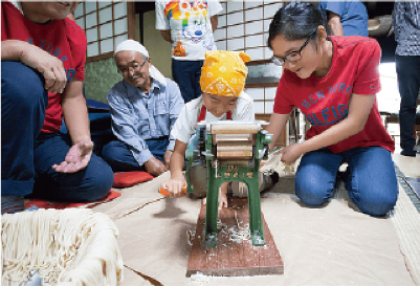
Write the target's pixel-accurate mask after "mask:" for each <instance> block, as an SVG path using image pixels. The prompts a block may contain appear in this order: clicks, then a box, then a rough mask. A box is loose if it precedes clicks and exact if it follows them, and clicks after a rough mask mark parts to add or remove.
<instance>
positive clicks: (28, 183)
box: [1, 61, 113, 201]
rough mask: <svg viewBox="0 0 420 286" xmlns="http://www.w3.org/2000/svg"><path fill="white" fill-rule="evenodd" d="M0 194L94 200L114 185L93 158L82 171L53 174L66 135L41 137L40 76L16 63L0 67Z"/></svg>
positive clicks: (63, 151)
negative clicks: (0, 156) (0, 134)
mask: <svg viewBox="0 0 420 286" xmlns="http://www.w3.org/2000/svg"><path fill="white" fill-rule="evenodd" d="M1 69H2V75H1V87H2V90H1V92H2V93H1V101H2V104H1V120H2V122H1V127H2V131H1V132H2V137H1V144H2V145H1V155H2V158H1V193H2V196H25V195H29V194H31V193H33V197H37V198H42V199H50V200H56V201H63V200H65V201H94V200H98V199H100V198H102V197H104V196H105V195H106V194H107V192H108V191H109V190H110V188H111V186H112V184H113V173H112V170H111V168H110V167H109V166H108V165H107V164H106V163H105V162H104V161H103V160H102V159H100V158H99V157H97V156H95V155H92V158H91V160H90V162H89V165H88V166H87V168H85V169H84V170H81V171H79V172H76V173H72V174H64V173H57V172H55V171H54V170H53V169H51V166H52V165H53V164H57V163H61V162H62V161H64V158H65V156H66V154H67V152H68V151H69V149H70V146H71V140H70V138H69V136H68V135H64V134H61V133H59V132H57V133H52V134H46V133H41V134H40V130H41V128H42V125H43V123H44V118H45V110H46V108H47V104H48V95H47V92H46V91H45V89H44V87H43V85H44V79H43V77H42V76H41V75H40V74H39V73H38V72H36V71H34V70H33V69H31V68H29V67H27V66H25V65H23V64H21V63H18V62H8V61H5V62H2V63H1Z"/></svg>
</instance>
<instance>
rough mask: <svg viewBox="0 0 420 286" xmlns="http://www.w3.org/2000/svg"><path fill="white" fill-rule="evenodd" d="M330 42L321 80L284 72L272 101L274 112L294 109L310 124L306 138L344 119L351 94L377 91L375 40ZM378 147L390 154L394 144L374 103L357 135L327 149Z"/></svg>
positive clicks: (334, 39)
mask: <svg viewBox="0 0 420 286" xmlns="http://www.w3.org/2000/svg"><path fill="white" fill-rule="evenodd" d="M330 39H331V40H332V43H333V49H334V50H333V51H334V52H333V58H332V64H331V69H330V71H329V72H328V74H327V75H326V76H325V77H322V78H318V77H316V76H314V75H313V74H312V75H311V76H310V77H309V78H307V79H300V78H299V77H298V76H297V75H296V74H295V73H293V72H290V71H288V70H285V71H284V74H283V76H282V77H281V79H280V82H279V85H278V88H277V94H276V98H275V102H274V112H275V113H278V114H288V113H290V111H291V110H292V109H293V108H294V107H297V108H299V109H300V110H301V112H302V113H303V114H304V115H305V116H306V118H307V119H308V120H309V122H310V123H311V125H312V126H311V128H310V129H309V130H308V131H307V132H306V138H307V139H309V138H311V137H313V136H315V135H318V134H320V133H322V132H323V131H324V130H326V129H328V128H330V127H331V126H333V125H334V124H336V123H337V122H339V121H340V120H343V119H344V118H346V117H347V115H348V111H349V100H350V97H351V95H352V93H355V94H360V95H364V94H365V95H371V94H376V93H377V92H378V91H379V90H380V82H379V71H378V66H379V62H380V58H381V49H380V47H379V44H378V42H377V41H376V40H374V39H372V38H365V37H360V36H349V37H340V36H332V37H330ZM369 146H380V147H383V148H385V149H387V150H389V151H390V152H393V151H394V149H395V144H394V141H393V140H392V138H391V136H390V135H389V134H388V133H387V131H386V130H385V127H384V126H383V124H382V120H381V117H380V114H379V111H378V105H377V102H376V100H375V103H374V106H373V107H372V110H371V112H370V114H369V117H368V120H367V122H366V125H365V128H364V129H363V130H362V131H360V132H359V133H357V134H355V135H353V136H351V137H349V138H347V139H345V140H343V141H341V142H338V143H337V144H334V145H331V146H328V148H329V149H330V150H331V151H332V152H333V153H335V154H337V153H341V152H343V151H347V150H350V149H353V148H356V147H369Z"/></svg>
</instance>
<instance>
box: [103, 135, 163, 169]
mask: <svg viewBox="0 0 420 286" xmlns="http://www.w3.org/2000/svg"><path fill="white" fill-rule="evenodd" d="M146 144H147V146H148V147H149V151H150V152H151V153H152V154H153V156H154V157H155V158H156V159H159V160H160V161H162V162H163V156H164V155H165V152H166V148H168V144H169V139H168V137H162V138H159V139H151V140H146ZM102 157H103V158H104V159H105V161H106V162H107V163H108V164H109V165H110V166H111V168H112V170H113V171H114V172H130V171H145V169H144V166H140V165H139V164H138V163H137V161H136V160H135V159H134V156H133V154H132V153H131V151H130V150H129V149H128V146H127V144H125V143H124V142H121V141H119V140H114V141H111V142H109V143H108V144H106V145H105V146H104V148H103V149H102Z"/></svg>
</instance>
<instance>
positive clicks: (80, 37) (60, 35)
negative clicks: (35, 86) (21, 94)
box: [1, 2, 87, 133]
mask: <svg viewBox="0 0 420 286" xmlns="http://www.w3.org/2000/svg"><path fill="white" fill-rule="evenodd" d="M1 40H2V41H5V40H21V41H26V42H28V43H30V44H32V45H35V46H38V47H40V48H41V49H43V50H44V51H47V52H49V53H50V54H51V55H54V56H56V57H57V58H59V59H60V60H61V61H62V62H63V66H64V69H65V71H66V74H67V83H69V82H70V81H71V80H72V79H73V78H75V79H77V80H80V81H84V79H85V71H84V68H85V62H86V43H87V41H86V36H85V32H84V31H83V30H82V29H81V28H80V27H79V26H78V25H77V24H76V23H75V22H74V21H72V20H70V19H68V18H66V19H64V20H54V21H51V22H50V23H47V24H36V23H33V22H31V21H29V20H28V19H26V18H25V17H24V16H23V15H22V13H21V12H20V11H19V10H18V9H17V8H16V7H15V6H14V5H13V4H12V3H9V2H2V3H1ZM22 80H24V79H22ZM62 113H63V110H62V109H61V94H58V93H51V92H49V93H48V107H47V110H46V113H45V120H44V125H43V127H42V129H41V132H45V133H53V132H57V131H59V130H60V127H61V124H62V121H61V118H62Z"/></svg>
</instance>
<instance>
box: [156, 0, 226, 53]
mask: <svg viewBox="0 0 420 286" xmlns="http://www.w3.org/2000/svg"><path fill="white" fill-rule="evenodd" d="M222 9H223V8H222V6H221V5H220V3H219V2H218V1H217V0H192V1H187V0H172V1H168V0H159V1H156V29H157V30H171V38H172V41H173V44H172V58H174V59H176V60H180V61H187V60H188V61H199V60H204V54H205V52H206V51H212V50H216V49H217V48H216V44H215V43H214V38H213V31H212V27H211V21H210V18H211V17H212V16H214V15H217V13H219V12H220V11H222Z"/></svg>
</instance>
